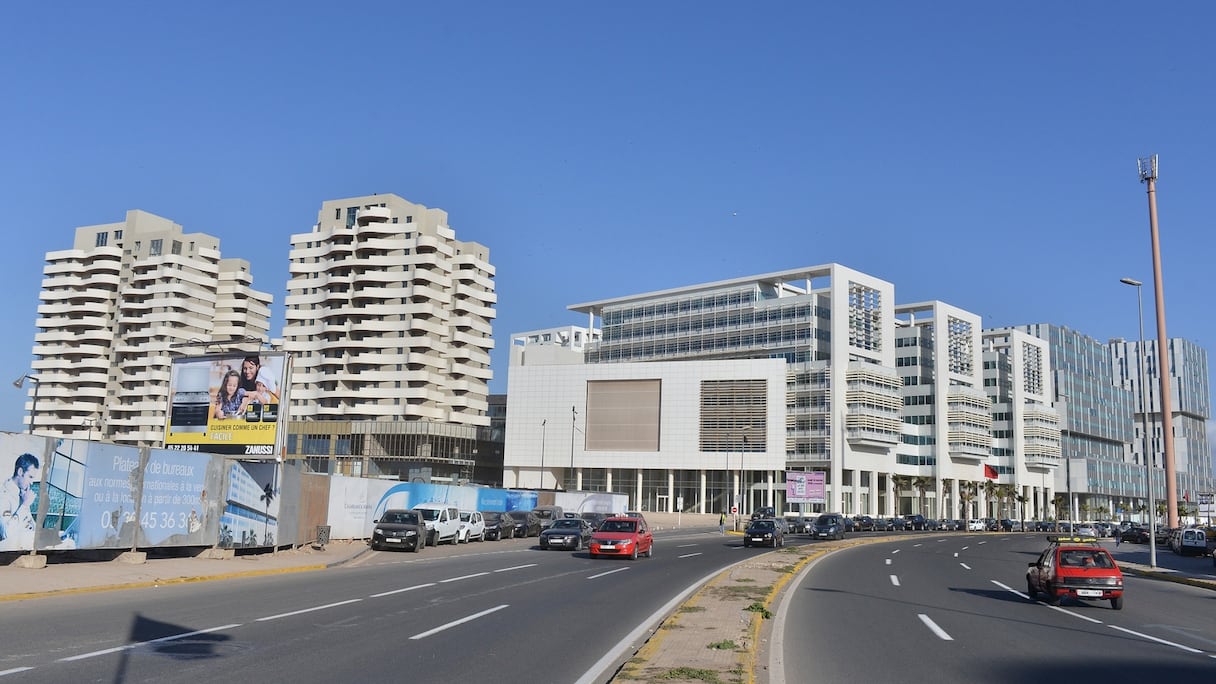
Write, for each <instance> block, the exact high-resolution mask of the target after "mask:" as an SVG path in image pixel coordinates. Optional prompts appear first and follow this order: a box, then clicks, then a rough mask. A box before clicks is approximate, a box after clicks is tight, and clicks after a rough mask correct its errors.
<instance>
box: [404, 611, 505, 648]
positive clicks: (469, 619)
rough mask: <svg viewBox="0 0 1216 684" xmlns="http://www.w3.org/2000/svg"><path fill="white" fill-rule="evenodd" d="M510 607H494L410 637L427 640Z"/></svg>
mask: <svg viewBox="0 0 1216 684" xmlns="http://www.w3.org/2000/svg"><path fill="white" fill-rule="evenodd" d="M508 605H510V604H507V603H504V604H502V605H501V606H494V607H493V608H490V609H488V610H483V611H481V612H480V613H473V614H472V615H470V616H468V617H462V618H460V619H459V620H453V621H451V622H449V623H447V624H446V625H440V626H438V627H436V628H435V629H428V630H427V631H425V632H420V633H418V634H415V635H414V636H412V637H410V639H415V640H417V639H425V638H427V637H429V636H431V635H432V634H438V633H440V632H442V631H444V630H445V629H451V628H453V627H455V626H457V625H463V624H464V623H466V622H472V621H473V620H476V619H477V618H482V617H485V616H487V615H489V614H490V613H497V612H498V611H500V610H502V609H503V608H506V607H507V606H508Z"/></svg>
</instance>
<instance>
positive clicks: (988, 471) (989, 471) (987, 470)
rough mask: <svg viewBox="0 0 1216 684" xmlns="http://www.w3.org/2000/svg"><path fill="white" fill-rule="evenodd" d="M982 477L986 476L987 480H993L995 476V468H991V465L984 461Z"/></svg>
mask: <svg viewBox="0 0 1216 684" xmlns="http://www.w3.org/2000/svg"><path fill="white" fill-rule="evenodd" d="M984 477H986V478H988V479H989V480H995V479H996V478H997V472H996V468H993V467H992V466H990V465H988V464H987V463H985V464H984Z"/></svg>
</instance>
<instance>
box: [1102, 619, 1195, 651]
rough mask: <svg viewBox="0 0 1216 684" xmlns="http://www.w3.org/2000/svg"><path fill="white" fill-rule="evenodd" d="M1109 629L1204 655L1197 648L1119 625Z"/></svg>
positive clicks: (1111, 626)
mask: <svg viewBox="0 0 1216 684" xmlns="http://www.w3.org/2000/svg"><path fill="white" fill-rule="evenodd" d="M1107 627H1110V628H1111V629H1117V630H1119V631H1120V632H1125V633H1127V634H1131V635H1132V636H1138V637H1140V638H1142V639H1148V640H1149V641H1156V642H1157V643H1159V644H1165V645H1166V646H1173V647H1174V648H1180V649H1182V650H1184V651H1186V652H1187V653H1203V651H1201V650H1199V649H1197V648H1191V647H1190V646H1183V645H1182V644H1179V643H1175V642H1173V641H1166V640H1165V639H1159V638H1157V637H1155V636H1152V635H1149V634H1145V633H1143V632H1136V631H1133V630H1130V629H1127V628H1126V627H1120V626H1119V625H1107Z"/></svg>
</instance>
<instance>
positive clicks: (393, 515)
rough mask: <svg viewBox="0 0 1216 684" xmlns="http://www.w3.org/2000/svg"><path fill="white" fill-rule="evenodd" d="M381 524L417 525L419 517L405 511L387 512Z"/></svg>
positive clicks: (381, 519)
mask: <svg viewBox="0 0 1216 684" xmlns="http://www.w3.org/2000/svg"><path fill="white" fill-rule="evenodd" d="M380 522H382V523H386V524H389V525H417V524H418V516H417V515H414V514H413V513H406V512H405V511H387V512H385V514H384V517H383V518H380Z"/></svg>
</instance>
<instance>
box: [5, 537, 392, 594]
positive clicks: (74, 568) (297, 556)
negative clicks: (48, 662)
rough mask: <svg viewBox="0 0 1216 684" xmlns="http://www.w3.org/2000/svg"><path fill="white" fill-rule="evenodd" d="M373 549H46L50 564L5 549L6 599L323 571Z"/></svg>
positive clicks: (337, 545)
mask: <svg viewBox="0 0 1216 684" xmlns="http://www.w3.org/2000/svg"><path fill="white" fill-rule="evenodd" d="M367 550H368V547H367V543H366V542H364V541H335V542H331V543H329V544H327V545H325V547H324V548H317V547H311V546H304V547H300V548H299V549H294V550H293V549H287V550H279V551H277V552H274V553H272V552H270V551H266V552H262V553H249V554H242V555H235V556H233V557H231V558H224V559H217V558H208V557H187V558H157V557H153V556H149V557H148V558H147V559H146V560H145V561H144V562H142V563H139V562H127V561H126V560H124V559H123V556H125V555H126V554H118V553H117V552H115V553H113V554H106V555H105V556H103V558H109V557H111V556H114V559H113V560H106V559H103V560H83V559H82V558H83V557H84V556H77V557H69V556H65V555H62V554H44V555H46V560H47V563H46V567H42V568H29V567H20V566H19V565H18V564H17V563H16V562H15V561H16V560H17V557H18V556H20V555H28V554H15V553H4V554H0V602H4V601H20V600H23V599H30V598H38V597H44V596H48V595H57V594H64V593H79V592H85V591H101V590H107V589H126V588H135V587H154V586H159V585H162V584H172V583H177V582H198V581H204V580H216V579H225V578H231V577H249V576H254V575H268V574H274V573H283V572H302V571H308V570H322V569H325V568H327V567H333V566H335V565H340V564H342V563H345V562H347V561H349V560H351V559H352V558H354V557H356V556H358V555H359V554H361V553H364V552H366V551H367ZM93 555H94V556H97V555H100V554H97V553H94V554H93Z"/></svg>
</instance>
